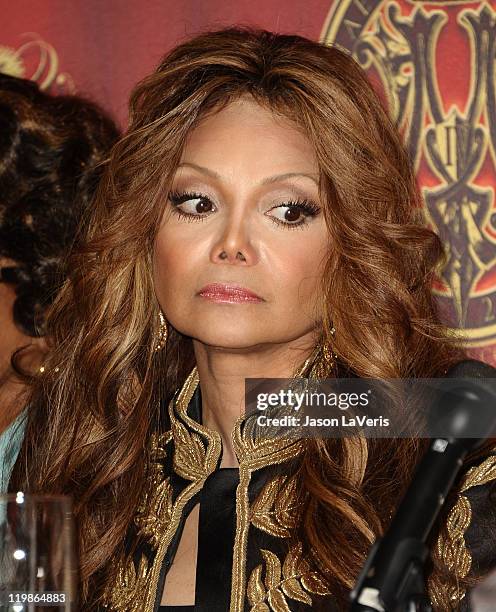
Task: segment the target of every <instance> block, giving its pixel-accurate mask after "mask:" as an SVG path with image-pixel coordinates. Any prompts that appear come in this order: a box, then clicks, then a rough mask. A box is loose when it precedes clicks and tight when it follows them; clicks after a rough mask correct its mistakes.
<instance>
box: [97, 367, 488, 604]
mask: <svg viewBox="0 0 496 612" xmlns="http://www.w3.org/2000/svg"><path fill="white" fill-rule="evenodd" d="M198 383H199V379H198V372H197V370H196V368H194V369H193V371H192V372H191V373H190V375H189V376H188V378H187V380H186V381H185V383H184V385H183V387H182V388H181V389H180V390H179V391H178V392H177V393H176V394H175V396H174V398H173V399H172V400H171V402H170V403H169V406H168V408H167V410H168V416H169V419H170V429H169V430H167V431H166V432H164V433H159V434H157V435H155V436H154V437H153V439H152V449H151V457H152V475H151V479H150V482H149V486H148V487H147V490H146V497H145V498H144V499H143V500H142V503H141V505H140V507H139V508H138V509H137V513H136V516H135V519H134V523H133V525H132V526H131V528H130V531H129V541H136V540H138V541H139V542H140V544H139V546H138V547H137V548H136V550H135V551H134V552H133V554H132V555H131V554H129V555H128V556H127V558H125V559H122V560H121V561H119V562H118V565H117V568H116V578H115V581H114V582H113V583H112V584H111V585H110V586H109V588H108V589H107V591H106V594H105V602H106V603H105V607H104V609H105V610H111V611H114V612H152V611H153V612H157V611H158V610H159V606H160V600H161V596H162V591H163V587H164V582H165V577H166V574H167V571H168V568H169V567H170V566H171V564H172V561H173V559H174V555H175V552H176V550H177V547H178V544H179V540H180V537H181V534H182V529H183V527H184V523H185V520H186V518H187V516H188V514H189V512H190V511H191V509H192V508H193V507H194V506H195V505H196V504H197V503H198V502H200V516H199V531H198V558H197V576H196V594H195V598H196V604H195V607H194V610H195V611H196V610H201V611H204V612H207V611H208V612H216V611H219V612H221V611H223V612H227V611H230V612H244V611H245V610H246V611H250V612H271V611H273V612H292V611H296V612H298V611H301V612H303V611H304V610H308V609H309V608H310V607H312V608H316V607H319V605H322V604H324V607H322V608H320V609H325V610H328V611H329V612H333V611H338V607H337V605H336V604H335V602H334V601H333V598H332V595H331V594H330V593H329V592H328V590H327V588H326V586H325V585H324V584H323V583H322V581H321V580H320V579H319V578H318V576H317V575H316V574H315V573H314V572H312V571H311V570H310V568H309V567H308V565H307V564H306V562H305V559H303V558H302V556H301V549H300V548H298V547H296V548H293V549H287V548H286V546H285V538H287V536H288V535H289V533H290V531H291V529H292V527H293V526H294V524H295V523H294V519H295V513H294V510H295V509H294V506H293V505H292V481H291V480H289V479H287V478H286V476H285V474H284V471H283V470H277V469H272V468H277V466H281V465H282V464H284V462H286V461H288V460H291V459H292V458H295V457H297V455H298V454H299V453H300V452H301V450H302V446H301V444H302V442H301V440H295V439H264V440H258V441H256V442H254V441H253V439H251V438H250V437H248V436H245V435H244V428H243V427H242V422H243V417H241V418H240V419H238V421H237V422H236V425H235V428H234V431H233V443H234V450H235V452H236V456H237V458H238V461H239V469H238V468H221V469H220V468H219V467H218V466H219V464H220V461H221V454H222V447H221V439H220V435H219V434H218V433H217V432H216V431H213V430H210V429H208V428H206V427H205V426H204V425H202V423H201V393H200V386H199V384H198ZM494 483H496V451H495V454H494V455H491V456H489V457H487V458H486V459H485V460H484V461H483V462H482V463H480V464H478V465H475V466H473V467H471V468H470V469H469V470H468V472H467V473H466V474H465V475H464V478H463V480H462V482H461V485H460V489H459V494H458V495H457V500H456V503H455V504H454V505H453V506H452V508H451V511H450V513H449V515H448V522H447V525H446V526H445V528H444V529H442V530H441V532H440V533H439V536H438V538H437V541H436V543H435V546H434V548H433V550H432V553H431V554H432V556H433V557H434V558H436V559H437V561H438V563H441V564H442V565H443V566H444V568H446V569H447V571H448V572H449V578H448V579H446V577H443V575H442V573H433V574H432V575H431V577H430V578H429V581H428V593H429V596H430V599H431V602H432V603H433V605H434V606H435V610H441V611H444V610H446V611H448V610H460V611H464V610H468V609H469V608H468V607H467V606H468V604H467V599H468V597H466V596H465V595H466V593H465V590H464V589H462V588H460V587H458V586H457V579H458V578H460V577H464V576H466V575H467V574H468V572H469V571H470V570H471V568H473V566H474V565H475V566H476V567H475V569H477V570H478V571H479V570H481V571H484V572H485V571H489V569H490V568H491V567H494V566H496V550H495V542H496V534H495V533H493V532H494V525H496V510H495V508H496V504H495V502H494V501H493V500H492V499H491V498H489V497H488V489H489V487H490V486H491V485H492V484H494ZM277 490H282V491H283V492H284V494H283V497H282V500H283V504H282V505H281V504H280V505H279V506H275V499H276V497H275V493H276V491H277ZM495 494H496V491H495ZM473 504H475V505H476V506H477V509H476V515H477V516H479V513H480V512H485V513H486V516H487V513H489V514H491V513H492V516H490V517H487V518H488V519H489V521H488V527H487V528H486V531H484V530H481V528H479V526H478V525H476V524H475V523H474V522H472V505H473ZM469 542H470V543H469ZM472 556H473V557H474V559H472ZM166 609H167V608H166ZM171 609H172V608H171ZM189 609H190V608H189V607H185V608H184V610H189Z"/></svg>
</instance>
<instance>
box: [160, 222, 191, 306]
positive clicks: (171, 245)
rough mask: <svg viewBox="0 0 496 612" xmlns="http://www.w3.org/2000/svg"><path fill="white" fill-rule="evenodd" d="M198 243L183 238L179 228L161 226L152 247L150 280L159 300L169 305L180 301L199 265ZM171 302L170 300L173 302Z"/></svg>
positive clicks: (187, 291) (186, 292) (187, 290)
mask: <svg viewBox="0 0 496 612" xmlns="http://www.w3.org/2000/svg"><path fill="white" fill-rule="evenodd" d="M199 251H200V246H199V243H198V242H195V241H193V240H191V239H186V238H185V237H184V236H181V234H180V232H175V231H170V230H169V228H167V230H166V229H165V228H163V229H162V230H161V231H160V233H159V234H158V235H157V238H156V240H155V245H154V249H153V281H154V285H155V292H156V294H157V297H158V298H159V300H160V301H161V302H162V300H163V301H164V302H162V303H163V306H164V307H165V305H166V303H168V304H169V305H170V304H171V302H172V303H173V302H174V301H180V300H181V299H184V296H185V295H187V294H188V293H189V288H190V287H193V286H194V283H195V280H196V274H197V271H198V270H199V269H200V266H199V261H198V260H199V257H200V253H199ZM172 305H173V304H172Z"/></svg>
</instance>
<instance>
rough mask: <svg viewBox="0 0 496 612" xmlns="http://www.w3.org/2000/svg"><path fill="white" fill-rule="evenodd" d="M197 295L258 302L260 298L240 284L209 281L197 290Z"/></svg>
mask: <svg viewBox="0 0 496 612" xmlns="http://www.w3.org/2000/svg"><path fill="white" fill-rule="evenodd" d="M198 294H199V295H201V296H202V297H205V298H210V299H214V300H215V299H217V300H221V301H245V302H260V301H262V298H261V297H260V296H259V295H257V294H256V293H254V292H253V291H250V289H247V288H246V287H242V286H240V285H233V284H224V283H211V284H209V285H206V286H205V287H203V288H202V289H200V291H199V292H198Z"/></svg>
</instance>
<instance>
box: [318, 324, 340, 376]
mask: <svg viewBox="0 0 496 612" xmlns="http://www.w3.org/2000/svg"><path fill="white" fill-rule="evenodd" d="M335 332H336V330H335V329H334V327H332V328H331V331H330V334H331V336H332V337H334V334H335ZM336 359H337V355H336V353H335V352H334V351H333V350H332V344H331V343H330V342H329V340H328V339H327V338H322V339H321V341H320V343H319V352H318V354H317V358H316V360H315V363H314V365H313V367H312V376H313V377H315V378H327V376H328V375H329V374H330V372H331V371H332V370H333V369H334V366H335V363H336Z"/></svg>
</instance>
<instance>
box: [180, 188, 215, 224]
mask: <svg viewBox="0 0 496 612" xmlns="http://www.w3.org/2000/svg"><path fill="white" fill-rule="evenodd" d="M169 200H170V201H171V203H172V205H173V208H172V210H173V211H174V212H175V213H176V214H177V215H179V216H180V217H186V218H187V219H188V221H202V220H203V219H205V218H206V217H207V216H208V213H211V212H213V210H212V207H213V202H212V200H210V198H208V197H207V196H205V195H203V194H201V193H197V192H193V191H192V192H182V193H179V192H178V191H171V192H170V193H169ZM206 213H207V214H206Z"/></svg>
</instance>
